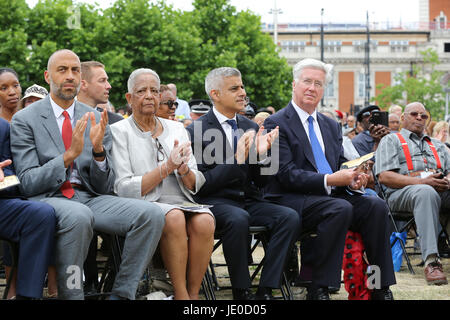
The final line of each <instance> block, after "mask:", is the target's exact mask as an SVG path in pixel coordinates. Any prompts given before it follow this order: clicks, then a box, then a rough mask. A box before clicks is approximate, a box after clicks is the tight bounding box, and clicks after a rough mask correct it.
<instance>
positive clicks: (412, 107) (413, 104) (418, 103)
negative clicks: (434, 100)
mask: <svg viewBox="0 0 450 320" xmlns="http://www.w3.org/2000/svg"><path fill="white" fill-rule="evenodd" d="M415 107H420V108H422V109H423V110H425V107H424V105H423V104H422V103H420V102H411V103H410V104H408V105H406V107H405V113H409V112H411V109H415Z"/></svg>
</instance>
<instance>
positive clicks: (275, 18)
mask: <svg viewBox="0 0 450 320" xmlns="http://www.w3.org/2000/svg"><path fill="white" fill-rule="evenodd" d="M269 13H270V14H273V41H274V42H275V45H276V46H278V14H279V13H280V14H281V13H283V12H282V11H281V9H277V0H274V1H273V9H270V11H269Z"/></svg>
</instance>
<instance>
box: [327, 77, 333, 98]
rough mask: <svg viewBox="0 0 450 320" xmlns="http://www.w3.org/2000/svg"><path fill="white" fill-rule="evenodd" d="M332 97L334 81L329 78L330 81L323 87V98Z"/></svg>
mask: <svg viewBox="0 0 450 320" xmlns="http://www.w3.org/2000/svg"><path fill="white" fill-rule="evenodd" d="M332 97H334V82H333V80H331V82H330V83H329V84H328V85H327V87H326V88H325V98H332Z"/></svg>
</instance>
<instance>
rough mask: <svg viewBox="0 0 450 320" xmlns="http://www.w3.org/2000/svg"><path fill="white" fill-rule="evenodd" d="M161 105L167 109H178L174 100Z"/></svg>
mask: <svg viewBox="0 0 450 320" xmlns="http://www.w3.org/2000/svg"><path fill="white" fill-rule="evenodd" d="M161 104H165V105H167V106H168V107H169V109H172V108H175V109H176V108H178V102H176V101H174V100H167V101H164V102H161ZM174 106H175V107H174Z"/></svg>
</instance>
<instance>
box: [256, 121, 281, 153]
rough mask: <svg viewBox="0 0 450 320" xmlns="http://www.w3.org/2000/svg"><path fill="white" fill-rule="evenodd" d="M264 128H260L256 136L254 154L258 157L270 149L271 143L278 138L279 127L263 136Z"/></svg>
mask: <svg viewBox="0 0 450 320" xmlns="http://www.w3.org/2000/svg"><path fill="white" fill-rule="evenodd" d="M263 131H264V126H261V127H260V128H259V130H258V133H257V134H256V152H257V153H258V154H259V155H263V154H265V153H266V152H267V150H269V149H270V148H271V147H272V143H273V142H274V141H275V139H276V138H277V137H278V134H279V127H278V126H277V127H276V128H275V129H273V130H272V131H270V132H269V133H267V134H265V135H263V134H262V133H263Z"/></svg>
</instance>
